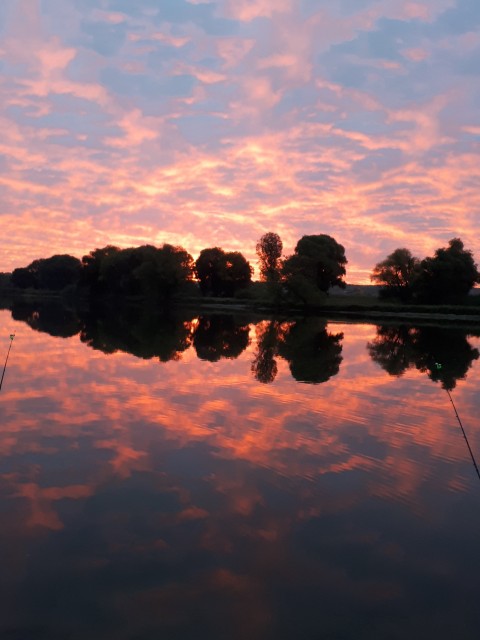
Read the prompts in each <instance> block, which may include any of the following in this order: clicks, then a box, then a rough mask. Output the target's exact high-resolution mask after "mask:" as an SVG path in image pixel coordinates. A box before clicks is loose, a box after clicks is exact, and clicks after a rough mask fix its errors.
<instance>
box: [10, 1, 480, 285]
mask: <svg viewBox="0 0 480 640" xmlns="http://www.w3.org/2000/svg"><path fill="white" fill-rule="evenodd" d="M479 74H480V3H479V2H478V0H423V1H418V2H415V1H412V2H409V1H408V0H212V1H203V0H61V2H60V1H59V0H1V2H0V98H1V99H0V130H1V137H0V223H1V227H2V233H1V234H0V271H10V270H12V269H13V268H15V267H18V266H25V265H26V264H28V263H29V262H31V261H32V260H34V259H36V258H41V257H48V256H50V255H53V254H55V253H70V254H72V255H76V256H78V257H81V256H82V255H84V254H86V253H88V252H89V251H90V250H92V249H94V248H96V247H103V246H105V245H107V244H115V245H117V246H119V247H126V246H138V245H141V244H147V243H149V244H155V245H157V246H160V245H162V244H163V243H170V244H174V245H181V246H183V247H184V248H185V249H187V250H188V251H189V252H190V253H191V254H192V255H193V257H194V258H196V257H197V256H198V254H199V252H200V251H201V250H202V249H204V248H206V247H211V246H220V247H222V248H223V249H225V250H229V251H242V252H243V253H244V255H245V256H246V257H247V259H249V260H250V261H251V262H252V265H253V266H255V267H257V265H256V255H255V245H256V242H257V241H258V239H259V238H260V236H261V235H262V234H264V233H265V232H267V231H274V232H276V233H278V234H279V235H280V237H281V238H282V240H283V244H284V250H285V254H286V255H288V254H290V253H292V251H293V250H294V248H295V244H296V242H297V241H298V240H299V239H300V238H301V237H302V236H303V235H306V234H320V233H325V234H329V235H331V236H333V237H334V238H335V239H336V240H337V242H339V243H340V244H342V245H343V246H344V247H345V252H346V256H347V259H348V265H347V281H348V282H350V283H368V282H369V275H370V273H371V271H372V268H373V266H374V265H375V263H377V262H378V261H380V260H382V259H383V258H385V256H386V255H387V254H388V253H390V252H391V251H393V250H394V249H395V248H397V247H403V246H405V247H408V248H409V249H410V250H411V251H412V252H413V253H414V254H415V255H417V256H418V257H420V258H423V257H425V256H426V255H432V253H433V252H434V250H435V249H436V248H438V247H441V246H446V245H447V243H448V240H449V239H451V238H453V237H458V236H459V237H461V238H462V240H463V241H464V243H465V245H466V248H468V249H470V250H472V251H473V253H474V255H475V257H476V260H477V261H480V237H479V234H478V232H477V229H478V226H479V224H478V223H479V222H480V162H479V151H480V80H479ZM256 275H258V269H256Z"/></svg>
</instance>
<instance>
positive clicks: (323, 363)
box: [278, 318, 343, 384]
mask: <svg viewBox="0 0 480 640" xmlns="http://www.w3.org/2000/svg"><path fill="white" fill-rule="evenodd" d="M342 339H343V333H336V334H332V333H329V332H328V331H327V329H326V326H325V323H324V322H322V321H321V320H320V319H319V318H308V319H305V320H301V321H298V322H295V323H293V324H291V325H290V326H289V327H288V329H287V330H286V331H285V333H284V335H283V338H282V340H281V341H280V344H279V349H278V352H279V354H280V355H281V356H282V358H285V360H287V362H288V363H289V366H290V371H291V373H292V376H293V377H294V378H295V380H298V381H299V382H308V383H313V384H319V383H321V382H326V381H327V380H329V379H330V378H332V377H333V376H336V375H337V373H338V372H339V370H340V363H341V362H342V359H343V358H342V355H341V353H342V344H341V341H342Z"/></svg>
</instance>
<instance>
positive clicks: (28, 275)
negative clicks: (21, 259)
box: [12, 267, 36, 289]
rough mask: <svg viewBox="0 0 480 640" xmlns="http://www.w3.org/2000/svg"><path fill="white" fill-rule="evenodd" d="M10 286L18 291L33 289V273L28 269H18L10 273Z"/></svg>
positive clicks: (34, 279) (34, 282)
mask: <svg viewBox="0 0 480 640" xmlns="http://www.w3.org/2000/svg"><path fill="white" fill-rule="evenodd" d="M12 285H13V286H14V287H18V288H19V289H33V288H35V285H36V278H35V273H33V272H32V271H31V270H30V269H29V268H28V267H19V268H18V269H14V270H13V272H12Z"/></svg>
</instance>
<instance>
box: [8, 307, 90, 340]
mask: <svg viewBox="0 0 480 640" xmlns="http://www.w3.org/2000/svg"><path fill="white" fill-rule="evenodd" d="M12 318H13V319H14V320H21V321H22V322H26V323H27V324H28V325H29V326H30V327H32V329H35V331H42V332H44V333H48V334H50V335H51V336H58V337H61V338H70V337H71V336H74V335H76V334H77V333H79V331H80V319H79V318H78V316H77V314H76V312H75V311H74V310H73V309H71V308H70V307H68V306H66V305H65V304H63V303H62V302H61V301H60V300H47V301H35V302H26V301H16V302H14V303H13V305H12Z"/></svg>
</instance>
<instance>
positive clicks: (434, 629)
mask: <svg viewBox="0 0 480 640" xmlns="http://www.w3.org/2000/svg"><path fill="white" fill-rule="evenodd" d="M13 315H14V317H15V318H16V319H13V318H12V315H11V313H10V311H1V312H0V326H1V328H2V332H1V335H0V349H1V350H2V351H1V352H0V358H1V360H2V366H3V361H4V358H5V355H6V352H7V349H8V345H9V338H8V335H9V333H10V332H14V333H15V334H16V337H15V340H14V343H13V347H12V350H11V353H10V359H9V363H8V368H7V371H6V374H5V379H4V382H3V388H2V390H1V393H0V420H1V430H0V451H1V458H0V464H1V468H0V510H1V517H2V519H1V526H0V538H1V539H0V560H1V565H0V566H1V571H0V596H1V597H0V638H2V639H10V640H12V639H14V640H17V639H18V640H24V639H25V640H29V639H32V640H36V639H40V638H41V639H44V638H45V639H49V640H56V639H57V638H58V639H62V640H63V639H72V640H77V639H80V638H82V639H83V638H85V639H86V638H88V639H91V640H97V639H98V640H100V639H102V640H110V639H111V640H113V639H115V640H127V639H128V640H150V639H152V640H153V639H159V638H166V639H170V638H173V639H177V638H178V639H187V638H188V639H190V638H191V639H203V638H205V639H209V640H210V639H212V640H215V639H227V638H228V639H237V638H238V639H243V638H250V639H284V638H285V639H287V638H295V639H303V638H305V639H310V638H311V639H324V638H326V639H342V640H344V639H352V640H353V639H355V640H358V639H363V638H365V639H367V638H368V639H369V640H370V639H372V638H381V639H383V638H388V639H397V638H398V639H400V638H401V639H403V638H413V639H416V638H418V639H420V638H422V640H423V639H425V638H435V639H437V640H438V639H443V638H445V639H446V638H449V639H451V638H458V639H470V638H472V639H474V638H475V639H477V638H478V633H479V628H480V607H479V605H478V593H479V587H480V584H479V582H480V553H479V548H478V547H479V544H480V509H479V505H480V480H479V478H478V476H477V475H476V471H475V468H474V465H473V462H472V458H471V457H470V453H469V450H468V448H467V443H466V441H465V439H464V437H463V435H462V432H461V429H460V426H459V424H458V422H457V419H456V416H455V413H454V409H453V406H452V404H451V402H450V398H449V395H448V392H451V397H452V399H453V401H454V403H455V406H456V408H457V410H458V413H459V416H460V418H461V420H462V422H463V425H464V427H465V431H466V434H467V436H468V439H469V443H470V446H471V449H472V452H473V454H474V455H475V453H478V455H479V456H480V428H479V416H480V395H479V393H478V386H479V378H480V361H479V360H478V359H477V358H478V351H477V350H476V349H477V348H478V347H479V346H480V345H479V342H480V341H479V339H478V337H475V336H472V335H468V333H467V334H465V333H463V332H459V331H449V330H441V329H435V328H432V329H428V328H423V329H415V328H405V327H403V328H397V327H391V326H387V327H376V326H374V325H367V324H364V325H361V324H337V323H329V324H328V325H325V323H324V322H323V321H321V320H318V319H310V320H307V321H299V322H297V323H294V322H281V321H280V320H278V321H270V322H267V321H262V322H258V321H257V322H256V323H252V324H248V322H246V321H245V320H242V319H238V318H228V317H210V318H196V317H192V316H190V317H185V318H181V319H179V318H176V319H168V320H159V319H158V318H156V317H151V316H149V315H148V314H143V315H142V317H140V318H138V317H135V315H134V314H133V315H130V316H128V314H127V317H116V318H113V319H112V318H105V317H103V318H98V317H95V316H93V315H91V314H90V315H89V316H88V317H84V318H82V319H81V320H79V319H78V318H77V317H76V316H75V315H74V314H69V313H68V312H65V313H60V312H58V310H57V311H55V310H54V312H51V313H46V312H44V311H35V310H33V311H32V309H29V308H26V309H17V310H14V314H13ZM78 332H80V333H78ZM52 334H54V335H52ZM64 336H69V337H64Z"/></svg>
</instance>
